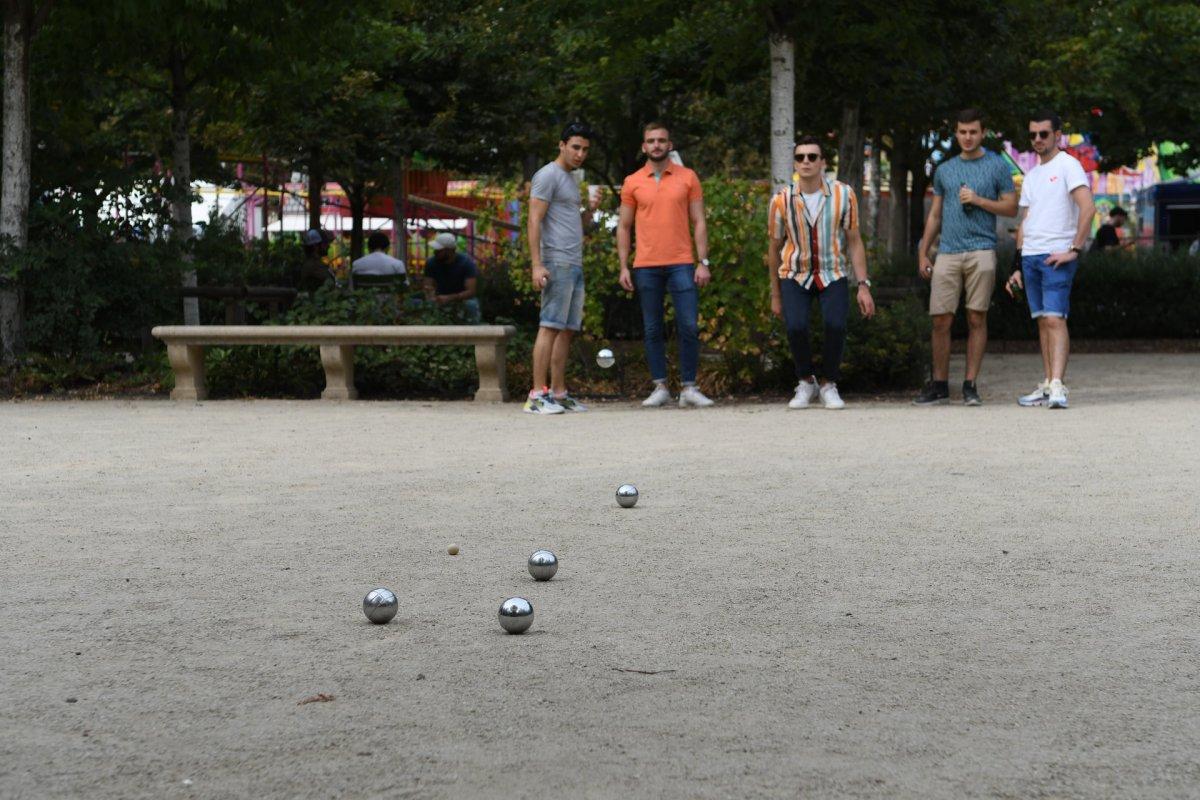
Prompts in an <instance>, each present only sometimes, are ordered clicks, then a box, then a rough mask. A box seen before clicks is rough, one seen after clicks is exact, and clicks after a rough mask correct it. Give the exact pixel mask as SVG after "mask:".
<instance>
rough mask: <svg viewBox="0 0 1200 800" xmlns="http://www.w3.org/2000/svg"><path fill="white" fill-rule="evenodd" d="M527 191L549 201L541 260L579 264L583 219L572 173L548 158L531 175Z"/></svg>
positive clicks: (581, 252) (568, 264)
mask: <svg viewBox="0 0 1200 800" xmlns="http://www.w3.org/2000/svg"><path fill="white" fill-rule="evenodd" d="M529 194H530V195H531V196H533V197H536V198H537V199H538V200H544V201H545V202H547V203H549V204H550V207H549V208H548V209H546V216H545V217H544V218H543V219H542V263H543V264H547V265H549V264H559V265H562V266H573V267H574V266H583V219H582V218H581V217H580V216H579V212H580V208H579V207H580V192H579V184H578V183H577V182H576V181H575V178H574V176H572V175H571V173H569V172H567V171H566V170H564V169H563V168H562V167H560V166H559V165H558V162H556V161H551V162H550V163H549V164H547V165H546V166H544V167H542V168H541V169H539V170H538V171H537V172H536V173H535V174H534V176H533V184H532V186H530V188H529Z"/></svg>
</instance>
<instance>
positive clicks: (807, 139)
mask: <svg viewBox="0 0 1200 800" xmlns="http://www.w3.org/2000/svg"><path fill="white" fill-rule="evenodd" d="M802 144H815V145H816V146H817V152H819V153H820V154H821V158H824V157H825V146H824V145H823V144H821V140H820V139H818V138H817V137H815V136H801V137H799V138H798V139H796V143H795V144H794V145H792V155H795V154H796V148H797V147H799V146H800V145H802Z"/></svg>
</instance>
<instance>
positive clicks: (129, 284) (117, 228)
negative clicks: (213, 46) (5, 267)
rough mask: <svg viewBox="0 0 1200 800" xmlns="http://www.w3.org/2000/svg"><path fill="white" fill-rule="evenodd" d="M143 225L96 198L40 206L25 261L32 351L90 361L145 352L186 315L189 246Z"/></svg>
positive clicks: (22, 264) (32, 213)
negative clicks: (184, 264) (181, 293)
mask: <svg viewBox="0 0 1200 800" xmlns="http://www.w3.org/2000/svg"><path fill="white" fill-rule="evenodd" d="M136 233H137V232H136V231H131V230H130V229H129V228H128V226H127V225H126V224H125V223H124V222H122V221H120V220H114V219H111V218H107V217H105V216H103V215H102V214H101V210H100V208H99V206H98V204H97V203H96V202H94V201H91V200H88V199H79V198H72V197H66V198H62V199H59V200H58V201H56V202H45V203H39V204H36V205H34V206H33V208H32V209H31V210H30V245H29V247H28V248H27V249H26V250H25V251H24V252H23V253H22V254H21V257H20V263H19V269H20V279H21V281H22V282H23V284H24V288H25V308H26V316H25V337H26V343H27V345H28V347H29V349H30V351H31V352H32V353H34V354H40V355H42V356H47V357H53V358H65V359H73V360H78V361H79V362H80V363H81V364H86V363H91V362H95V361H97V360H104V359H105V358H106V357H108V356H109V355H111V354H112V353H113V352H121V351H128V352H138V351H140V350H142V348H143V347H144V346H148V345H149V344H150V339H149V331H150V328H151V327H153V326H154V325H158V324H161V323H163V322H169V321H173V320H175V319H176V318H177V317H178V316H179V315H180V311H179V307H180V306H179V301H178V299H177V295H176V291H177V288H178V286H179V283H180V275H181V273H180V268H179V264H180V253H181V250H180V249H179V247H178V246H176V245H174V244H172V243H171V242H169V241H167V240H166V239H163V238H158V237H153V238H152V237H147V236H144V235H135V234H136Z"/></svg>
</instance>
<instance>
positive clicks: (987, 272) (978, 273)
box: [929, 250, 996, 316]
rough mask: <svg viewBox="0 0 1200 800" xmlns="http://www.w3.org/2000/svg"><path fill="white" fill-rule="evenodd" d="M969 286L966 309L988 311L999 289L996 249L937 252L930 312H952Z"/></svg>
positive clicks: (935, 313)
mask: <svg viewBox="0 0 1200 800" xmlns="http://www.w3.org/2000/svg"><path fill="white" fill-rule="evenodd" d="M964 284H965V285H966V288H967V308H969V309H971V310H972V311H987V310H988V307H989V306H990V305H991V304H992V290H993V289H994V288H996V251H995V250H970V251H968V252H966V253H938V257H937V260H935V261H934V262H933V277H932V278H931V279H930V287H929V313H930V314H931V315H934V316H936V315H938V314H953V313H954V312H955V311H957V310H958V297H959V295H961V294H962V291H963V285H964Z"/></svg>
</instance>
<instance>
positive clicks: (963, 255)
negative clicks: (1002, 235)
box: [913, 108, 1017, 406]
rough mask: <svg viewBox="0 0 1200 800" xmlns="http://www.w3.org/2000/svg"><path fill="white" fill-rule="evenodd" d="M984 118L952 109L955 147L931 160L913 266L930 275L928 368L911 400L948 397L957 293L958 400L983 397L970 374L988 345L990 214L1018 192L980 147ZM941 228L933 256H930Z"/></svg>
mask: <svg viewBox="0 0 1200 800" xmlns="http://www.w3.org/2000/svg"><path fill="white" fill-rule="evenodd" d="M983 130H984V128H983V118H982V115H981V114H980V113H979V112H978V111H976V110H975V109H973V108H968V109H966V110H965V111H962V112H960V113H959V115H958V119H957V122H956V124H955V127H954V138H955V139H956V140H957V142H958V146H959V147H960V148H962V152H961V153H960V154H959V155H957V156H955V157H954V158H950V159H947V160H946V161H943V162H942V163H941V164H940V165H938V168H937V171H936V172H934V174H933V203H932V204H931V205H930V207H929V216H928V217H927V218H926V219H925V233H924V235H923V236H922V237H921V246H920V248H919V250H918V251H917V255H918V259H917V261H918V268H917V269H918V271H919V273H920V275H921V277H922V278H923V279H925V280H927V281H929V282H930V284H931V286H930V289H929V315H930V317H932V320H933V334H932V336H931V344H932V349H933V376H932V380H930V382H929V384H928V385H927V386H926V387H925V389H924V390H923V391H922V392H921V394H920V395H919V396H918V397H917V399H916V400H914V401H913V402H914V403H915V404H916V405H920V406H924V405H935V404H939V403H945V402H947V401H949V399H950V326H951V324H952V323H953V322H954V314H955V312H956V311H958V302H959V297H960V296H961V295H962V294H963V290H964V288H965V289H966V297H967V303H966V304H967V328H968V335H967V374H966V376H965V378H966V379H965V380H964V381H963V388H962V394H963V403H965V404H966V405H969V406H977V405H979V404H980V403H982V400H981V399H980V397H979V390H978V389H977V388H976V386H975V379H976V378H977V377H978V375H979V369H980V367H981V366H983V353H984V351H985V350H986V349H987V312H988V307H989V306H990V305H991V303H992V289H993V288H994V287H995V285H996V217H997V216H1002V217H1013V216H1016V214H1017V193H1016V190H1015V189H1014V188H1013V181H1012V172H1011V171H1010V170H1009V167H1008V163H1007V162H1006V161H1005V160H1004V159H1003V158H1001V157H1000V156H998V155H996V154H995V153H992V152H989V151H988V150H985V149H983ZM939 233H941V242H940V244H939V245H938V256H937V261H936V262H934V261H931V260H930V258H929V251H930V248H931V247H932V246H933V241H934V239H936V238H937V236H938V234H939Z"/></svg>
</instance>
